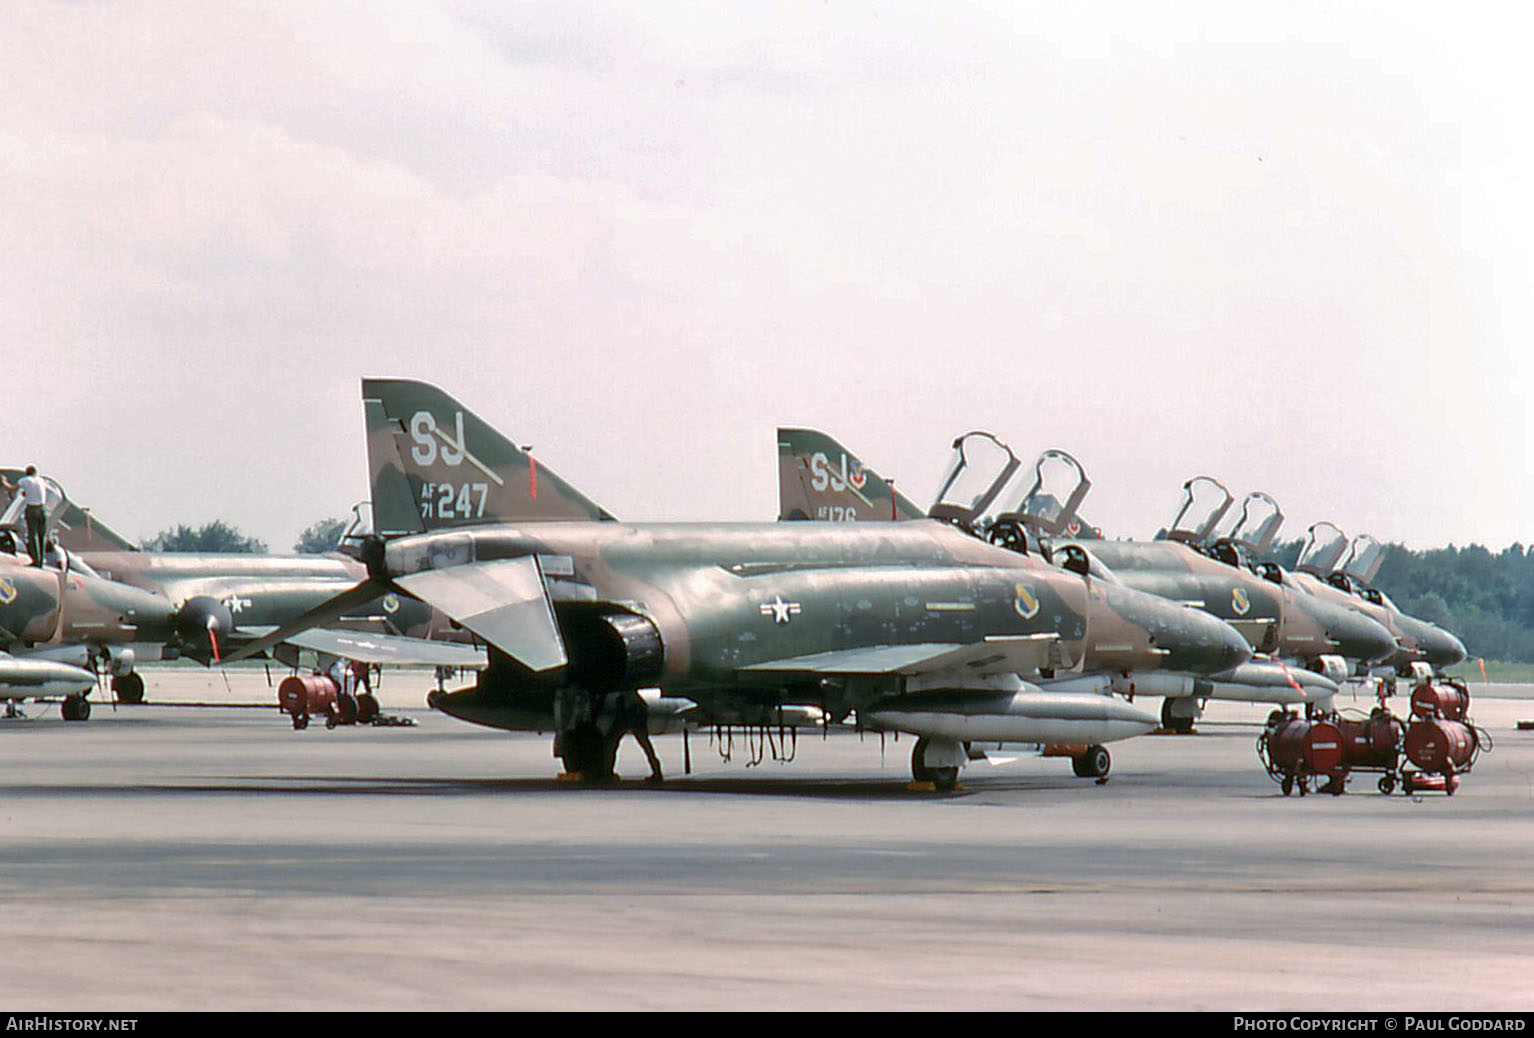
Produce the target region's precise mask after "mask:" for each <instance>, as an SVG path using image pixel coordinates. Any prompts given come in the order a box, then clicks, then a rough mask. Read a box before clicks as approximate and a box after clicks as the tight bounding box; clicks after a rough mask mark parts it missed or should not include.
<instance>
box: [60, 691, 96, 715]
mask: <svg viewBox="0 0 1534 1038" xmlns="http://www.w3.org/2000/svg"><path fill="white" fill-rule="evenodd" d="M59 712H60V713H61V714H63V715H64V720H66V721H88V720H90V716H91V704H90V700H88V699H86V698H85V697H84V696H65V697H64V702H63V705H62V706H60V707H59Z"/></svg>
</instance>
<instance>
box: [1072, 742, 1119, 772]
mask: <svg viewBox="0 0 1534 1038" xmlns="http://www.w3.org/2000/svg"><path fill="white" fill-rule="evenodd" d="M1112 767H1113V757H1112V756H1111V755H1110V754H1109V753H1108V749H1107V747H1105V746H1088V747H1087V750H1086V752H1085V753H1083V754H1082V755H1081V756H1079V757H1072V758H1071V770H1072V771H1074V772H1075V773H1076V777H1077V778H1092V779H1098V778H1103V777H1104V776H1106V775H1107V774H1108V771H1109V769H1111V768H1112Z"/></svg>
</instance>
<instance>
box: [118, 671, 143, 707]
mask: <svg viewBox="0 0 1534 1038" xmlns="http://www.w3.org/2000/svg"><path fill="white" fill-rule="evenodd" d="M112 694H113V695H114V696H116V697H117V701H118V702H119V703H123V704H126V705H130V706H136V705H138V704H139V703H142V702H143V701H144V677H143V675H141V674H140V673H139V672H138V671H132V672H131V673H128V674H122V675H119V676H118V677H115V678H113V679H112Z"/></svg>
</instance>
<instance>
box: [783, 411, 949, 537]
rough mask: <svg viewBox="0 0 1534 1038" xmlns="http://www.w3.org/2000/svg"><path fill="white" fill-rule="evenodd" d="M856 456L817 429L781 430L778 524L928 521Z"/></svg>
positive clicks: (889, 481) (892, 483)
mask: <svg viewBox="0 0 1534 1038" xmlns="http://www.w3.org/2000/svg"><path fill="white" fill-rule="evenodd" d="M926 514H927V513H926V512H924V511H922V510H921V509H920V508H918V507H916V505H914V504H912V503H911V502H910V500H909V499H907V498H906V497H905V496H904V495H903V494H901V493H900V492H899V491H898V490H896V489H895V487H894V481H893V480H886V479H884V478H883V477H881V476H880V475H879V474H878V473H876V472H874V471H873V470H872V469H870V468H868V467H867V466H866V465H864V464H863V463H862V461H860V460H859V459H858V457H857V455H855V454H853V453H852V452H851V451H849V450H847V448H845V447H843V446H842V445H841V444H839V443H837V442H836V441H835V440H833V439H832V438H831V437H829V436H827V435H826V434H825V433H823V432H819V431H817V430H815V429H779V430H778V518H779V519H830V520H834V521H839V522H854V521H860V522H861V521H878V520H884V521H889V520H892V519H896V520H898V519H921V518H924V517H925V516H926Z"/></svg>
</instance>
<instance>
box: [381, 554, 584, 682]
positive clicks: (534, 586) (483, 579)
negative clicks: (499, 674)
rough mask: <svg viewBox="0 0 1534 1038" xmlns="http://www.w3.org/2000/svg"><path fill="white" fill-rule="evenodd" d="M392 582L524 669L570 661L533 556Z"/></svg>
mask: <svg viewBox="0 0 1534 1038" xmlns="http://www.w3.org/2000/svg"><path fill="white" fill-rule="evenodd" d="M395 583H396V584H398V585H399V586H400V587H401V588H403V589H404V590H405V591H406V592H408V593H409V594H411V595H414V596H415V597H416V598H419V599H420V600H421V601H422V602H425V603H426V604H427V605H429V606H432V607H433V608H436V609H439V610H441V611H442V612H444V613H446V614H447V615H448V616H451V617H452V618H453V619H454V620H456V621H457V622H458V623H460V624H462V625H463V626H464V627H466V628H468V629H469V630H470V631H472V632H473V633H474V634H476V635H478V636H479V637H480V638H482V639H484V640H485V641H487V642H489V643H490V644H491V645H494V646H495V647H496V648H498V649H500V650H501V651H502V652H504V653H506V655H508V656H510V657H511V658H512V659H514V660H517V661H518V662H520V663H521V664H522V665H523V666H525V667H527V668H528V669H529V670H532V671H535V672H537V671H545V670H552V669H554V668H555V667H562V666H564V665H565V663H567V662H568V661H569V657H568V656H567V655H566V653H565V643H564V639H563V638H562V637H560V634H559V625H558V624H557V623H556V622H555V620H554V607H553V606H552V605H551V604H550V603H549V596H548V592H547V591H545V590H544V586H543V571H542V569H540V568H539V565H538V559H537V556H534V555H524V556H521V557H519V558H515V559H498V560H496V561H494V562H473V563H468V564H466V565H462V566H452V567H448V568H446V569H429V570H423V571H421V572H419V573H411V574H408V575H406V576H402V577H396V578H395Z"/></svg>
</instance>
